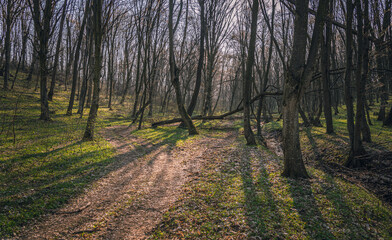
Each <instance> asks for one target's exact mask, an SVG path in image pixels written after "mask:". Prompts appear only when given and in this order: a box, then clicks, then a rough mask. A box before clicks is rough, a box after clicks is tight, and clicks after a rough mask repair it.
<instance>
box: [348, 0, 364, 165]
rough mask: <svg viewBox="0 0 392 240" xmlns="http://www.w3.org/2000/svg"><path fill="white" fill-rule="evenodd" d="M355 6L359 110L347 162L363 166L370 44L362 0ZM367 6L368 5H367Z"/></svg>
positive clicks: (356, 1) (356, 76)
mask: <svg viewBox="0 0 392 240" xmlns="http://www.w3.org/2000/svg"><path fill="white" fill-rule="evenodd" d="M355 6H356V11H357V21H358V24H357V27H358V35H357V38H358V51H357V53H358V54H357V70H356V75H355V78H356V92H357V111H356V114H355V126H354V139H353V146H352V147H351V150H350V154H349V157H348V159H347V161H346V163H345V165H346V166H347V167H361V166H363V164H364V162H363V159H362V158H361V156H363V155H365V154H366V151H365V148H364V147H363V144H362V139H361V129H362V126H363V119H362V118H364V117H365V114H364V102H363V101H364V90H365V86H364V85H365V81H366V78H367V69H368V65H367V64H368V62H367V61H366V59H365V58H366V56H365V55H366V54H367V53H366V52H367V51H368V48H369V45H368V44H367V43H366V37H367V35H366V33H365V37H364V33H363V30H364V27H363V16H362V7H361V1H360V0H355ZM365 8H366V6H365Z"/></svg>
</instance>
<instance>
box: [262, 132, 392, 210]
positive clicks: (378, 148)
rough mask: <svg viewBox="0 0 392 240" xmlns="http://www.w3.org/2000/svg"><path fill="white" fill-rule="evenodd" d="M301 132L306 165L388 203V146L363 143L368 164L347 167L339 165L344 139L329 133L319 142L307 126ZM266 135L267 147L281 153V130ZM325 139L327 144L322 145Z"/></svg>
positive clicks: (391, 173)
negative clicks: (304, 136)
mask: <svg viewBox="0 0 392 240" xmlns="http://www.w3.org/2000/svg"><path fill="white" fill-rule="evenodd" d="M304 131H305V132H306V138H307V141H309V143H310V147H308V148H307V147H306V143H305V144H302V145H305V146H303V147H304V149H303V154H304V158H305V159H306V160H307V164H310V165H312V166H315V167H317V168H320V169H322V170H323V171H326V172H328V173H329V174H331V175H333V176H337V177H340V178H343V179H345V180H347V181H349V182H352V183H355V184H356V185H358V186H361V187H363V188H365V189H367V190H368V191H370V192H372V193H374V194H376V195H377V196H378V197H379V198H380V199H382V200H383V201H384V202H385V203H387V204H388V205H389V206H392V152H391V151H389V149H388V148H385V147H383V146H382V145H380V144H376V143H364V145H365V147H366V150H367V152H368V155H366V157H367V158H368V164H367V165H366V166H365V167H363V168H357V169H350V168H347V167H344V166H343V165H342V163H343V162H344V161H345V158H346V157H347V153H348V152H349V148H348V147H349V146H348V139H345V138H342V137H340V136H338V135H332V136H329V138H331V139H332V140H331V139H326V140H324V139H322V140H323V141H321V140H320V138H321V137H325V136H323V135H316V134H313V133H312V131H311V129H310V128H308V129H305V130H304ZM266 135H267V141H268V143H267V145H268V147H269V148H270V149H271V150H273V151H274V152H275V153H276V154H277V155H279V156H283V154H282V136H281V132H280V131H272V132H268V133H266ZM315 135H316V136H315ZM325 141H327V142H328V141H329V142H330V143H329V144H322V143H324V142H325ZM389 144H392V143H389Z"/></svg>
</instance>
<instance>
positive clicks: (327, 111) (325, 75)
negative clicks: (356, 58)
mask: <svg viewBox="0 0 392 240" xmlns="http://www.w3.org/2000/svg"><path fill="white" fill-rule="evenodd" d="M329 13H330V15H331V16H330V17H332V14H333V8H332V2H331V1H329ZM331 32H332V23H331V22H328V23H327V24H326V27H325V37H324V41H323V44H322V56H321V69H322V80H323V100H324V101H323V102H324V116H325V122H326V125H327V133H328V134H331V133H333V132H334V130H333V121H332V109H331V92H330V90H329V88H330V82H331V78H330V74H329V66H330V56H331Z"/></svg>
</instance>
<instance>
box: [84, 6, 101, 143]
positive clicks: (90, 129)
mask: <svg viewBox="0 0 392 240" xmlns="http://www.w3.org/2000/svg"><path fill="white" fill-rule="evenodd" d="M92 9H93V12H94V13H93V16H92V17H93V22H94V23H93V30H92V34H93V38H94V48H95V49H94V72H93V81H94V89H93V100H92V103H91V108H90V113H89V116H88V119H87V125H86V130H85V132H84V135H83V140H84V141H92V140H93V139H94V127H95V122H96V118H97V113H98V106H99V80H100V77H101V68H102V56H101V44H102V35H103V33H102V0H94V1H93V6H92Z"/></svg>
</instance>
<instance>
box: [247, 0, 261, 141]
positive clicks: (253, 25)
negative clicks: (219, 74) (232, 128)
mask: <svg viewBox="0 0 392 240" xmlns="http://www.w3.org/2000/svg"><path fill="white" fill-rule="evenodd" d="M258 12H259V2H258V0H253V4H252V23H251V27H250V39H249V48H248V59H247V61H246V72H245V76H244V80H243V96H244V135H245V138H246V144H247V145H256V139H255V136H254V134H253V131H252V128H251V125H250V108H251V104H250V100H251V93H252V69H253V64H254V58H255V48H256V33H257V15H258Z"/></svg>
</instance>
